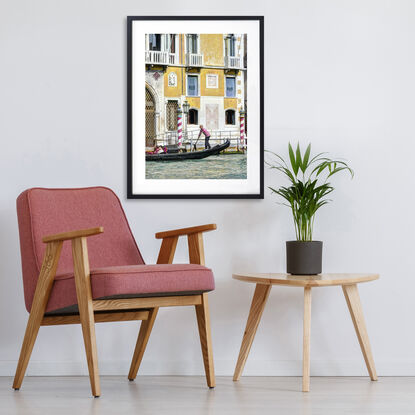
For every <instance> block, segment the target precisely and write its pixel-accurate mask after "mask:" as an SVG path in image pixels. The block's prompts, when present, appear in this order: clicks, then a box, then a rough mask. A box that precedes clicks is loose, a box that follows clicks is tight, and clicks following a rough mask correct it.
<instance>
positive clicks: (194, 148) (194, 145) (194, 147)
mask: <svg viewBox="0 0 415 415" xmlns="http://www.w3.org/2000/svg"><path fill="white" fill-rule="evenodd" d="M199 138H200V135H199V137H197V140H196V143H194V144H193V150H194V151H196V144H197V142H198V141H199Z"/></svg>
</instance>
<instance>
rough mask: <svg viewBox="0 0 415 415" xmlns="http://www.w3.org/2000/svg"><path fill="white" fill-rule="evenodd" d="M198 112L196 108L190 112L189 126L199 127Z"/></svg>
mask: <svg viewBox="0 0 415 415" xmlns="http://www.w3.org/2000/svg"><path fill="white" fill-rule="evenodd" d="M198 115H199V114H198V111H197V110H196V109H194V108H191V109H190V110H189V121H188V123H189V124H194V125H197V124H198V122H199V120H198V118H199V117H198Z"/></svg>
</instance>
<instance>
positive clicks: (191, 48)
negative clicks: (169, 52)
mask: <svg viewBox="0 0 415 415" xmlns="http://www.w3.org/2000/svg"><path fill="white" fill-rule="evenodd" d="M197 36H198V35H188V36H187V52H188V53H198V50H197V49H198V48H197Z"/></svg>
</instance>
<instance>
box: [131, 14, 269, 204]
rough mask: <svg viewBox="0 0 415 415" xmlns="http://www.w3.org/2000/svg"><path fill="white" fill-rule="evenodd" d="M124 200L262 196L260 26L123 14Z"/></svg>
mask: <svg viewBox="0 0 415 415" xmlns="http://www.w3.org/2000/svg"><path fill="white" fill-rule="evenodd" d="M127 32H128V33H127V43H128V62H127V68H128V69H127V70H128V73H127V79H128V85H127V88H128V90H127V98H128V144H127V153H128V154H127V157H128V162H127V170H128V171H127V186H128V198H129V199H135V198H154V199H156V198H210V199H214V198H223V199H225V198H235V199H236V198H246V199H255V198H256V199H263V197H264V160H263V157H264V115H263V109H264V18H263V17H262V16H259V17H258V16H169V17H161V16H141V17H137V16H129V17H128V30H127Z"/></svg>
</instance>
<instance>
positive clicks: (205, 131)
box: [197, 124, 211, 149]
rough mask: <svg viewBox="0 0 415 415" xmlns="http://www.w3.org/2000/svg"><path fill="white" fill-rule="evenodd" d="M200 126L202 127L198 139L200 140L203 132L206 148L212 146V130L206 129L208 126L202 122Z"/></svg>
mask: <svg viewBox="0 0 415 415" xmlns="http://www.w3.org/2000/svg"><path fill="white" fill-rule="evenodd" d="M199 127H200V131H199V135H198V137H197V139H198V140H199V138H200V136H201V135H202V133H203V135H204V136H205V149H209V148H211V147H210V144H209V138H210V132H209V131H208V130H206V128H204V127H203V125H202V124H200V125H199Z"/></svg>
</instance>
